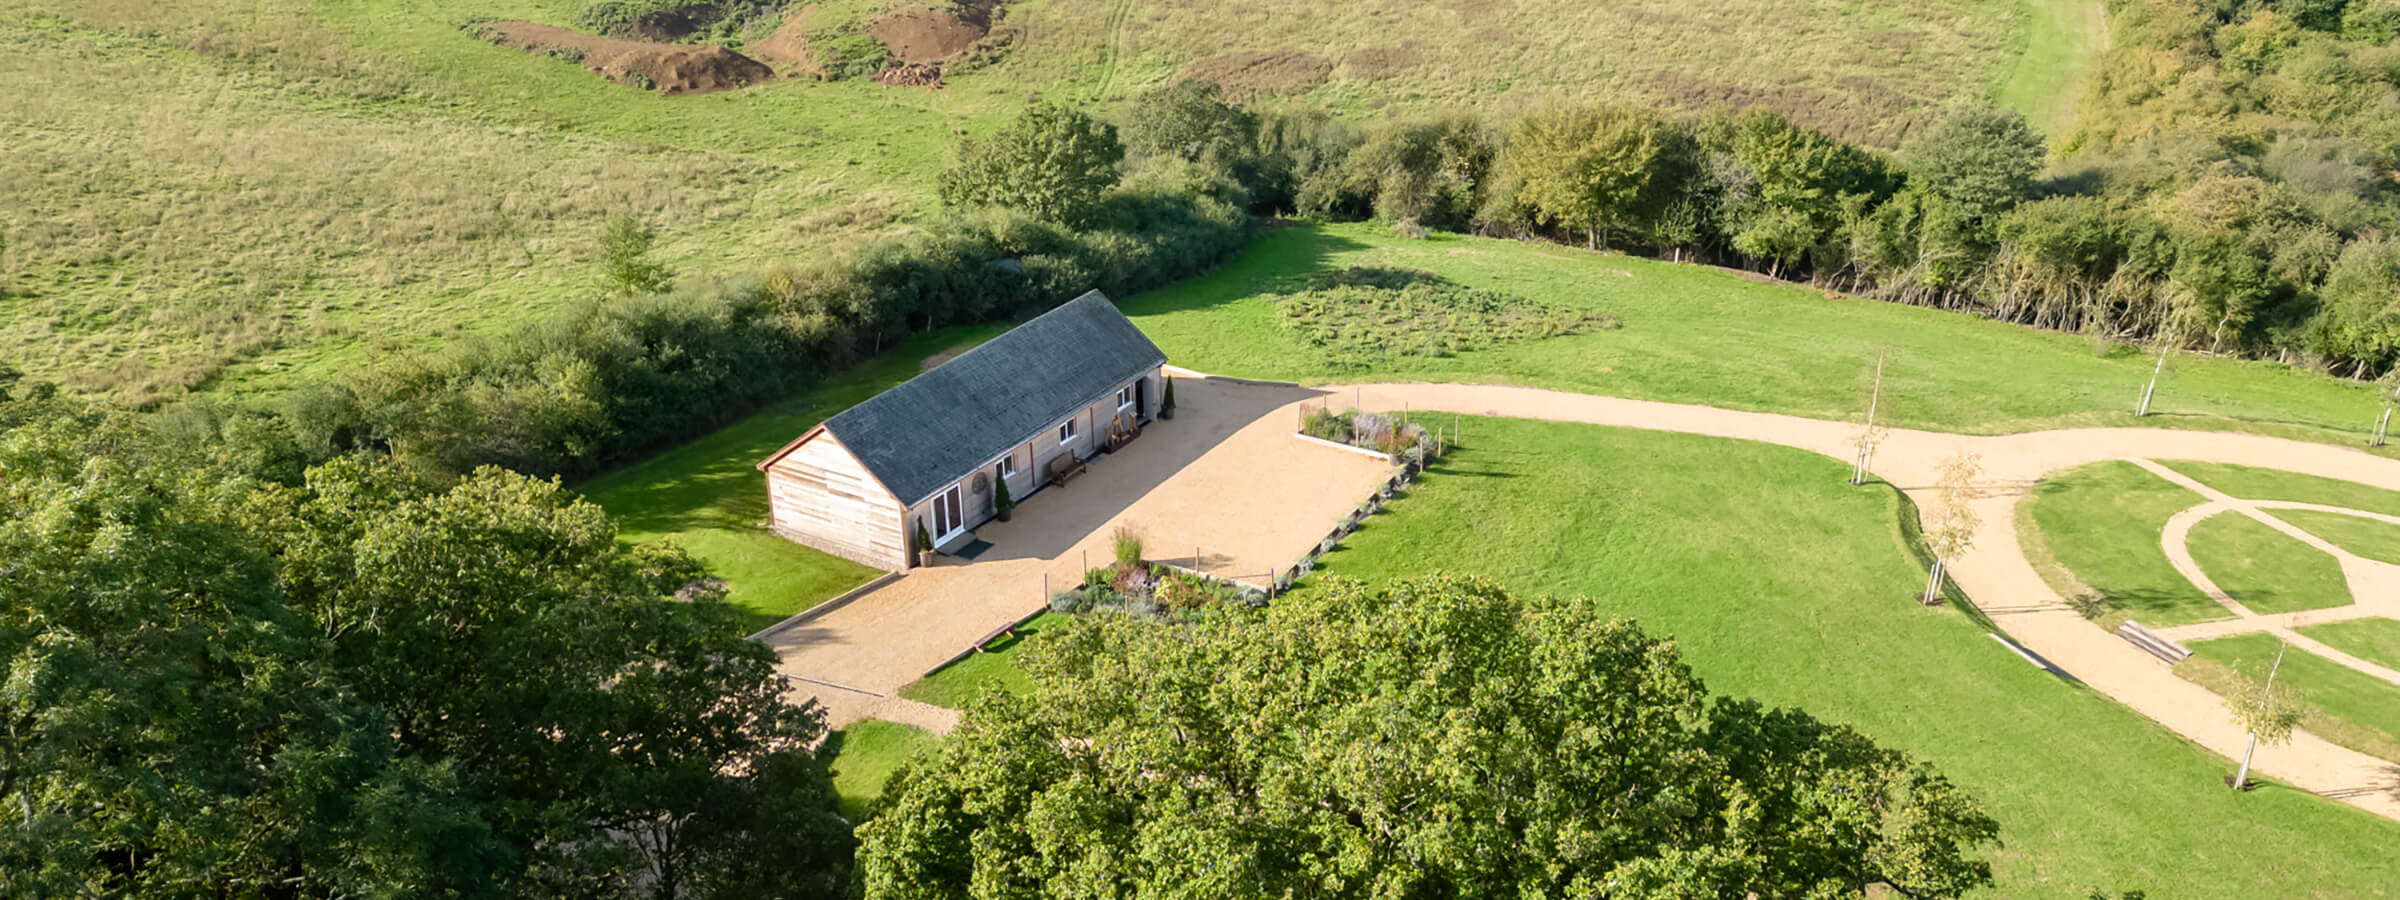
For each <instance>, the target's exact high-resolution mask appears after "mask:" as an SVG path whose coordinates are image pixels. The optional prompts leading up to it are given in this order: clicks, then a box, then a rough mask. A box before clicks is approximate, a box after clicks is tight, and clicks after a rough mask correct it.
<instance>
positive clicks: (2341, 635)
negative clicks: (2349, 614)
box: [2299, 619, 2400, 669]
mask: <svg viewBox="0 0 2400 900" xmlns="http://www.w3.org/2000/svg"><path fill="white" fill-rule="evenodd" d="M2299 632H2300V633H2301V634H2304V635H2307V636H2309V637H2312V638H2315V639H2317V640H2320V641H2324V642H2325V644H2326V646H2329V647H2332V648H2333V649H2336V650H2340V651H2342V652H2344V653H2347V654H2350V655H2351V656H2355V657H2358V658H2360V659H2363V660H2366V661H2368V662H2371V663H2375V664H2377V665H2381V666H2386V667H2389V668H2393V669H2400V622H2395V621H2392V620H2391V619H2350V620H2347V621H2342V622H2326V623H2324V624H2322V625H2303V626H2300V628H2299Z"/></svg>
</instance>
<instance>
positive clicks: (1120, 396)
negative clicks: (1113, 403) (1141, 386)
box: [1117, 384, 1133, 410]
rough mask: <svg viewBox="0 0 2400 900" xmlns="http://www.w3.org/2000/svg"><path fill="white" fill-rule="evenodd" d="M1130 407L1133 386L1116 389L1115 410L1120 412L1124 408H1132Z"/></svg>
mask: <svg viewBox="0 0 2400 900" xmlns="http://www.w3.org/2000/svg"><path fill="white" fill-rule="evenodd" d="M1132 405H1133V385H1130V384H1129V385H1126V386H1124V387H1121V388H1118V389H1117V408H1118V409H1120V410H1121V409H1124V408H1125V407H1128V406H1132Z"/></svg>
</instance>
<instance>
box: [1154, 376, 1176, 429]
mask: <svg viewBox="0 0 2400 900" xmlns="http://www.w3.org/2000/svg"><path fill="white" fill-rule="evenodd" d="M1158 417H1159V418H1161V419H1172V418H1175V376H1173V375H1169V376H1167V388H1166V390H1165V391H1163V392H1161V393H1160V394H1159V397H1158Z"/></svg>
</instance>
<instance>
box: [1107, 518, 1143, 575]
mask: <svg viewBox="0 0 2400 900" xmlns="http://www.w3.org/2000/svg"><path fill="white" fill-rule="evenodd" d="M1108 542H1109V548H1110V551H1111V552H1112V553H1113V554H1114V555H1115V556H1116V560H1117V568H1119V569H1123V570H1130V569H1132V568H1134V567H1136V566H1139V565H1141V564H1142V538H1141V535H1137V534H1134V533H1133V529H1130V528H1125V527H1121V526H1120V527H1119V528H1118V529H1117V530H1116V533H1115V534H1112V535H1110V536H1109V539H1108Z"/></svg>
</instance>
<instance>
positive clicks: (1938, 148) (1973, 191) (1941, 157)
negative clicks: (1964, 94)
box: [1905, 104, 2047, 238]
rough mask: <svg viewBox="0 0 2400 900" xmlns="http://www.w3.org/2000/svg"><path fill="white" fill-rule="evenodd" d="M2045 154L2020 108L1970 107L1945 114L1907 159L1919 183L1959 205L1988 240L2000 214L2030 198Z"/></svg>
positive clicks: (1909, 171)
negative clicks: (2029, 193)
mask: <svg viewBox="0 0 2400 900" xmlns="http://www.w3.org/2000/svg"><path fill="white" fill-rule="evenodd" d="M2046 152H2047V151H2046V150H2045V149H2044V146H2043V142H2042V136H2041V135H2040V134H2037V133H2035V132H2034V130H2033V128H2032V126H2029V125H2027V124H2025V117H2024V116H2023V115H2020V114H2018V113H2017V112H2016V111H2015V110H2008V109H2001V108H1999V107H1996V106H1989V105H1984V104H1966V105H1961V106H1957V107H1953V108H1951V109H1950V110H1949V111H1948V112H1947V113H1945V114H1943V116H1942V118H1941V119H1940V120H1939V121H1937V122H1935V123H1934V126H1933V129H1932V130H1931V131H1929V132H1927V133H1926V134H1925V136H1924V137H1922V138H1920V139H1918V140H1916V141H1915V142H1913V143H1911V144H1910V145H1909V147H1908V151H1907V153H1906V154H1905V156H1906V158H1907V162H1908V174H1909V177H1910V178H1911V179H1912V181H1913V182H1914V183H1917V184H1921V185H1923V186H1924V187H1925V188H1926V190H1928V191H1930V192H1931V193H1932V194H1933V195H1934V196H1936V197H1940V198H1942V199H1943V200H1945V201H1948V202H1949V203H1951V204H1953V205H1955V206H1957V207H1958V209H1959V211H1960V213H1961V214H1962V215H1963V216H1964V217H1965V218H1966V219H1968V220H1969V221H1972V222H1974V223H1975V227H1976V229H1977V231H1976V233H1977V235H1978V236H1979V237H1986V238H1988V237H1989V235H1990V232H1991V229H1992V227H1993V226H1994V225H1996V224H1997V222H1998V219H1999V217H2000V215H2001V214H2003V213H2006V212H2008V211H2009V210H2010V209H2011V208H2014V207H2015V206H2016V205H2017V202H2018V201H2020V200H2023V199H2025V192H2026V189H2027V188H2028V187H2029V186H2031V185H2032V184H2033V176H2034V175H2036V174H2039V173H2040V172H2041V170H2042V157H2043V156H2044V155H2045V154H2046Z"/></svg>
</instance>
